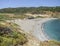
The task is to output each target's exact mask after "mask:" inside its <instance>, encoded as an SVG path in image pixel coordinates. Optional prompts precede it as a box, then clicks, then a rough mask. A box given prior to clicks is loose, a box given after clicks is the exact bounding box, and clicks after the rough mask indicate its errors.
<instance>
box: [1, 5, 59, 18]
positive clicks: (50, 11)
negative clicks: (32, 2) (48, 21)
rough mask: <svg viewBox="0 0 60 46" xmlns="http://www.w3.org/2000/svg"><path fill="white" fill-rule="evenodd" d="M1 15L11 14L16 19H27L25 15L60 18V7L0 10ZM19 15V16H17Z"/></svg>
mask: <svg viewBox="0 0 60 46" xmlns="http://www.w3.org/2000/svg"><path fill="white" fill-rule="evenodd" d="M0 13H10V15H11V16H13V15H12V14H14V15H15V16H14V17H15V18H16V17H17V16H18V15H19V16H18V17H17V18H19V17H20V18H25V17H27V16H26V15H25V14H26V13H30V14H32V15H33V14H37V15H38V14H47V15H48V16H49V15H50V16H51V17H54V18H60V6H56V7H43V6H41V7H18V8H3V9H0ZM16 15H17V16H16Z"/></svg>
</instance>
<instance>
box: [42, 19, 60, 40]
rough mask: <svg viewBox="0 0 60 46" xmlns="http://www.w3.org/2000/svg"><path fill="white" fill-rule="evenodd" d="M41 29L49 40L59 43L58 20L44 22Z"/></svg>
mask: <svg viewBox="0 0 60 46" xmlns="http://www.w3.org/2000/svg"><path fill="white" fill-rule="evenodd" d="M43 28H44V32H46V34H47V35H48V36H49V37H50V38H51V39H53V40H58V41H60V19H55V20H49V21H47V22H45V23H44V26H43Z"/></svg>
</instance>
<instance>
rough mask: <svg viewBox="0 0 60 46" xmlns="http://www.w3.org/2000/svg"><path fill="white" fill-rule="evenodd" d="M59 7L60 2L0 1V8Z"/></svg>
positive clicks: (42, 0) (50, 0)
mask: <svg viewBox="0 0 60 46" xmlns="http://www.w3.org/2000/svg"><path fill="white" fill-rule="evenodd" d="M39 6H60V0H0V8H8V7H39Z"/></svg>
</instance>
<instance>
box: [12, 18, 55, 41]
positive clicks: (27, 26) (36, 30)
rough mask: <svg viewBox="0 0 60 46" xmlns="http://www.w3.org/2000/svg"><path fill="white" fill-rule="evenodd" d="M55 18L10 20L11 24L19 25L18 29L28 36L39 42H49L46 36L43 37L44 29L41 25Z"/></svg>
mask: <svg viewBox="0 0 60 46" xmlns="http://www.w3.org/2000/svg"><path fill="white" fill-rule="evenodd" d="M51 19H56V18H38V19H24V20H20V19H16V20H12V21H11V22H14V23H16V24H18V25H19V27H20V28H21V29H22V30H23V31H24V32H27V33H29V34H30V35H32V36H34V37H36V38H37V39H39V40H40V41H46V40H49V39H50V38H48V35H45V32H44V29H43V27H42V25H43V23H44V22H46V21H48V20H51Z"/></svg>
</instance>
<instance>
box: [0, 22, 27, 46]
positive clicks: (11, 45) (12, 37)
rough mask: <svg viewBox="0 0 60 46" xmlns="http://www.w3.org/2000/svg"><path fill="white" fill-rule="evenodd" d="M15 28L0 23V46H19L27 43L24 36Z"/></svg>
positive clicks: (12, 25) (14, 25) (14, 26)
mask: <svg viewBox="0 0 60 46" xmlns="http://www.w3.org/2000/svg"><path fill="white" fill-rule="evenodd" d="M16 26H17V25H16V24H12V23H11V24H10V23H6V22H2V21H0V46H19V45H23V44H24V43H26V42H27V38H26V36H25V34H23V33H21V32H19V31H20V30H19V31H18V28H17V27H16Z"/></svg>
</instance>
